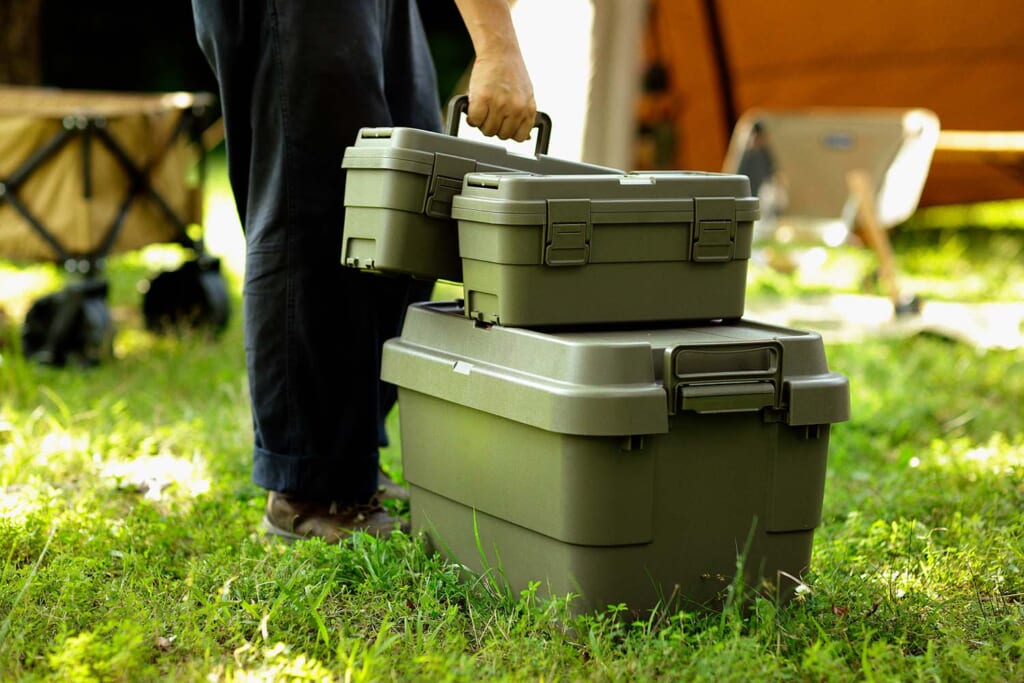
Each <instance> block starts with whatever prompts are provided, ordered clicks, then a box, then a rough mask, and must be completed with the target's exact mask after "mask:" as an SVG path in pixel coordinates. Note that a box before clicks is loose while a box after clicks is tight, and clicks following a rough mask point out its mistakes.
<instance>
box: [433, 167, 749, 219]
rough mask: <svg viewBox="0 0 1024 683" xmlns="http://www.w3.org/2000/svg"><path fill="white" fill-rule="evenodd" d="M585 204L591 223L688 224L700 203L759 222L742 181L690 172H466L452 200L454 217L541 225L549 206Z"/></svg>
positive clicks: (725, 175) (746, 184)
mask: <svg viewBox="0 0 1024 683" xmlns="http://www.w3.org/2000/svg"><path fill="white" fill-rule="evenodd" d="M561 200H565V201H580V200H587V201H589V203H590V213H591V216H592V219H593V222H595V223H602V222H603V223H613V222H614V223H621V222H647V223H653V222H690V221H693V220H694V212H695V211H699V210H700V209H699V205H700V204H701V203H702V200H707V201H706V202H704V203H706V204H708V205H709V206H710V204H711V203H712V201H711V200H714V203H715V204H716V206H717V207H724V208H725V210H726V212H727V213H728V214H729V215H730V217H731V218H732V219H733V220H736V221H755V220H757V219H758V218H760V211H759V209H758V206H759V204H758V199H757V197H754V196H751V194H750V181H749V180H748V179H747V177H746V176H741V175H728V174H724V173H699V172H691V171H678V172H671V173H668V172H662V173H644V172H633V173H627V174H624V175H620V176H605V175H591V174H563V175H558V176H550V175H537V174H531V173H523V172H502V173H470V174H467V175H466V177H465V179H464V180H463V187H462V193H461V194H460V195H459V196H458V197H456V198H455V202H454V205H453V209H452V217H453V218H461V219H467V220H476V221H481V222H487V223H510V224H513V225H526V224H529V223H533V222H538V221H539V222H543V221H544V220H545V216H546V212H547V210H548V204H549V203H550V202H558V201H561Z"/></svg>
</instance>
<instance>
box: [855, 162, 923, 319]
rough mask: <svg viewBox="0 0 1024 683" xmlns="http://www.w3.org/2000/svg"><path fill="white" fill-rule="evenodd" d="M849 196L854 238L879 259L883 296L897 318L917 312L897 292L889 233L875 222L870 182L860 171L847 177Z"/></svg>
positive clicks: (894, 262) (914, 307) (873, 200)
mask: <svg viewBox="0 0 1024 683" xmlns="http://www.w3.org/2000/svg"><path fill="white" fill-rule="evenodd" d="M846 183H847V187H849V189H850V194H851V195H852V196H853V197H854V198H855V199H856V201H857V234H858V235H860V236H861V238H862V239H863V240H864V241H865V242H866V243H867V245H868V247H870V248H871V250H872V251H873V252H875V256H876V258H877V259H878V274H879V277H880V279H881V281H882V286H883V287H885V290H886V294H888V295H889V299H890V300H891V301H892V305H893V307H894V309H895V310H896V312H897V313H898V314H900V313H909V312H916V310H911V309H916V304H909V306H910V307H909V308H908V302H907V301H905V300H904V298H903V295H902V293H901V292H900V287H899V283H898V281H897V278H896V258H895V257H894V256H893V251H892V243H891V242H890V241H889V233H888V232H887V231H886V230H885V228H883V227H882V226H881V225H880V224H879V222H878V214H877V213H876V212H875V199H874V197H873V196H872V193H871V185H870V180H869V177H868V175H867V173H865V172H863V171H850V172H849V173H848V174H847V176H846Z"/></svg>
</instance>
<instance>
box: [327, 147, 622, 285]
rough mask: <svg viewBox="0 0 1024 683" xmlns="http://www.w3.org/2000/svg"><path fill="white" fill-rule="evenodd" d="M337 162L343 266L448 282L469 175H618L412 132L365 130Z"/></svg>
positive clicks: (457, 269) (455, 275) (455, 266)
mask: <svg viewBox="0 0 1024 683" xmlns="http://www.w3.org/2000/svg"><path fill="white" fill-rule="evenodd" d="M341 165H342V168H344V169H345V170H346V172H347V173H346V181H345V226H344V233H343V240H342V254H341V262H342V263H343V264H345V265H346V266H351V267H354V268H365V269H368V270H373V271H379V272H390V273H405V274H409V275H415V276H419V277H423V278H431V279H433V278H439V279H443V280H451V281H453V282H461V281H462V264H461V262H460V261H459V252H458V229H457V226H456V223H455V221H454V220H452V217H451V210H452V197H454V196H455V195H456V194H457V193H458V192H459V191H460V190H461V189H462V179H463V176H465V175H466V174H467V173H472V172H475V171H502V170H504V171H509V170H512V171H528V172H531V173H551V174H564V173H616V174H621V173H622V171H617V170H615V169H611V168H605V167H603V166H594V165H592V164H584V163H580V162H574V161H567V160H564V159H558V158H555V157H549V156H547V155H545V154H536V155H532V156H525V155H520V154H515V153H513V152H509V151H508V150H506V149H505V147H503V146H501V145H497V144H492V143H488V142H478V141H475V140H467V139H463V138H458V137H455V136H454V135H447V134H442V133H433V132H430V131H425V130H419V129H417V128H364V129H362V130H360V131H359V137H358V138H357V139H356V142H355V145H353V146H352V147H349V148H348V149H347V150H346V151H345V157H344V159H343V161H342V164H341Z"/></svg>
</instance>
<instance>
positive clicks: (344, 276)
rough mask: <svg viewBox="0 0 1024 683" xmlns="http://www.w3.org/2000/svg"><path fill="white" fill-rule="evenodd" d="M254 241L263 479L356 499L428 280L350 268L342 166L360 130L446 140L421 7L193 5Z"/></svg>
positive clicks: (334, 1) (408, 2)
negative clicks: (393, 358) (393, 345)
mask: <svg viewBox="0 0 1024 683" xmlns="http://www.w3.org/2000/svg"><path fill="white" fill-rule="evenodd" d="M192 9H193V14H194V16H195V23H196V34H197V37H198V39H199V44H200V46H201V47H202V49H203V52H204V53H205V54H206V57H207V59H208V60H209V61H210V64H211V66H212V67H213V69H214V71H215V73H216V74H217V79H218V82H219V87H220V99H221V105H222V108H223V115H224V123H225V131H226V145H227V157H228V173H229V176H230V180H231V187H232V190H233V191H234V195H235V201H236V202H237V205H238V212H239V215H240V216H241V219H242V226H243V229H244V230H245V237H246V263H245V284H244V292H243V297H244V306H243V309H244V311H243V314H244V320H245V322H244V325H245V354H246V363H247V367H248V375H249V387H250V394H251V398H252V414H253V426H254V432H255V448H254V469H253V480H254V481H255V482H256V483H257V484H259V485H260V486H262V487H264V488H266V489H269V490H273V491H281V492H285V493H291V494H294V495H298V496H301V497H303V498H305V499H307V500H323V501H326V500H336V501H338V502H343V503H347V502H361V501H365V500H367V499H368V498H369V497H370V496H371V495H372V494H373V492H374V491H375V490H376V484H377V481H376V480H377V463H378V456H377V448H378V444H379V443H380V440H381V439H382V438H383V416H384V415H385V414H386V413H387V411H388V409H390V407H391V406H392V405H393V403H394V400H395V394H394V388H393V387H390V386H387V385H383V384H382V383H381V382H380V381H379V379H378V378H379V375H380V353H381V345H382V344H383V343H384V341H385V340H386V339H388V338H389V337H393V336H395V335H397V334H398V333H399V331H400V329H401V323H402V318H403V315H404V311H405V308H406V306H407V304H408V303H410V302H411V301H417V300H422V299H425V298H427V296H428V295H429V291H430V285H429V283H423V282H414V281H411V280H409V279H406V278H393V277H384V276H377V275H372V274H367V273H362V272H359V271H356V270H353V269H348V268H344V267H342V266H341V265H340V258H341V235H342V226H343V223H344V204H343V199H344V192H345V177H344V173H343V171H342V170H341V159H342V156H343V155H344V151H345V147H346V146H348V145H351V144H353V142H354V141H355V138H356V134H357V133H358V130H359V128H361V127H363V126H391V125H395V126H413V127H417V128H424V129H428V130H439V129H440V123H441V122H440V108H439V101H438V94H437V82H436V76H435V73H434V66H433V62H432V61H431V57H430V53H429V51H428V47H427V43H426V39H425V36H424V33H423V27H422V24H421V22H420V17H419V14H418V13H417V7H416V3H415V0H192Z"/></svg>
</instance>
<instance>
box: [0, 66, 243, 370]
mask: <svg viewBox="0 0 1024 683" xmlns="http://www.w3.org/2000/svg"><path fill="white" fill-rule="evenodd" d="M216 114H217V111H216V107H215V106H213V98H212V97H211V96H209V95H205V94H192V93H168V94H148V93H102V92H86V91H64V90H52V89H42V88H23V87H9V86H4V87H0V256H3V257H5V258H9V259H12V260H24V261H53V262H57V263H59V264H61V265H62V266H63V267H64V269H65V270H66V271H67V272H68V273H70V274H73V275H75V276H78V277H79V278H80V280H81V282H80V283H72V284H71V285H70V286H69V287H68V288H67V289H66V290H64V291H62V292H58V293H57V294H52V295H48V296H47V297H44V298H43V299H42V300H40V301H39V302H37V305H34V306H33V307H32V309H30V311H29V315H28V316H27V319H26V325H25V327H24V330H23V335H22V342H23V346H24V351H25V352H26V354H27V355H29V356H31V357H34V358H36V359H38V360H40V361H42V362H47V363H53V364H58V365H62V364H63V363H64V362H65V360H66V358H67V357H68V356H70V355H76V354H77V355H79V356H80V357H82V358H83V359H84V360H86V361H87V362H95V361H96V360H98V359H99V358H100V357H101V356H102V355H104V348H105V347H108V346H109V340H110V339H111V338H112V330H111V329H108V328H109V327H110V316H109V315H108V314H107V313H106V311H105V306H106V303H105V298H106V293H107V287H106V283H105V282H104V281H103V279H102V269H103V265H104V262H105V260H106V258H107V257H108V256H110V255H111V254H115V253H119V252H123V251H128V250H132V249H136V248H140V247H143V246H146V245H148V244H152V243H177V244H181V245H183V246H185V247H187V248H188V249H190V250H191V251H192V252H193V253H194V254H195V257H196V258H195V261H194V262H192V265H189V264H187V265H189V267H188V268H186V269H184V272H183V274H182V276H180V277H178V278H177V279H176V281H175V283H174V285H173V286H172V287H171V288H173V289H175V290H177V296H176V297H168V296H166V295H161V294H160V290H161V289H163V290H167V289H168V287H166V286H163V281H160V280H159V278H158V279H156V280H154V281H153V285H154V287H151V293H152V294H147V297H146V299H145V300H144V313H145V315H146V322H147V326H149V327H151V328H154V329H155V328H158V327H159V326H160V325H161V324H162V322H161V321H164V320H166V319H172V320H178V319H181V318H182V317H183V316H191V318H192V319H191V321H190V322H193V323H196V322H200V323H211V324H212V326H213V327H215V328H217V329H219V328H222V327H223V326H224V324H225V323H226V321H227V314H228V311H227V301H228V299H227V293H226V288H225V287H224V284H223V281H222V279H221V276H220V272H219V263H218V261H217V259H215V258H213V257H211V256H210V255H208V254H206V252H205V250H204V248H203V243H202V239H201V238H199V237H197V236H195V235H196V233H195V232H192V233H190V227H191V226H201V224H202V220H201V219H202V192H203V183H204V180H205V161H206V152H207V147H208V145H207V143H206V141H204V134H205V133H206V132H207V130H208V129H209V128H210V125H211V122H212V121H213V120H214V119H215V118H216ZM193 175H194V182H193V181H192V180H191V178H193ZM193 275H194V277H193ZM188 279H194V280H196V286H195V287H191V288H189V287H187V286H184V287H183V286H182V284H185V285H187V284H189V283H183V280H188ZM154 290H155V292H154ZM188 292H195V293H196V295H195V296H193V297H192V299H193V300H187V301H186V300H185V298H186V296H187V293H188ZM168 302H170V303H172V304H173V305H172V306H170V307H168V306H166V305H162V304H166V303H168ZM196 311H199V313H198V318H201V319H197V314H196ZM93 328H96V329H93ZM85 339H94V340H101V342H98V343H86V342H84V341H82V340H85Z"/></svg>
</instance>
